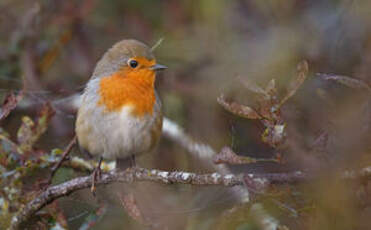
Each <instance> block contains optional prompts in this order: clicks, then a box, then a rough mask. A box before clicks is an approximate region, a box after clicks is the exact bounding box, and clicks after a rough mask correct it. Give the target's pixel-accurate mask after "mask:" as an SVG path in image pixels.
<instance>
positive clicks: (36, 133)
mask: <svg viewBox="0 0 371 230" xmlns="http://www.w3.org/2000/svg"><path fill="white" fill-rule="evenodd" d="M54 113H55V111H54V109H53V108H52V107H51V105H50V104H49V103H46V104H45V105H44V107H43V108H42V110H41V112H40V114H39V116H38V118H37V120H36V122H34V121H33V120H32V119H31V118H30V117H27V116H25V117H23V118H22V124H21V127H20V128H19V129H18V132H17V140H18V143H19V150H20V152H21V153H24V152H29V151H32V149H33V146H34V144H35V143H36V141H37V140H38V139H39V138H40V136H41V135H42V134H43V133H45V131H46V130H47V128H48V124H49V122H50V120H51V118H52V117H53V115H54Z"/></svg>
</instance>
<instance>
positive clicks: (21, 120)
mask: <svg viewBox="0 0 371 230" xmlns="http://www.w3.org/2000/svg"><path fill="white" fill-rule="evenodd" d="M370 9H371V1H367V0H361V1H353V0H329V1H312V0H289V1H278V0H268V1H259V0H235V1H228V0H190V1H176V0H162V1H159V0H139V1H138V0H137V1H134V0H132V1H120V0H110V1H99V0H70V1H55V0H28V1H25V0H2V1H0V98H1V99H3V100H4V101H6V102H7V103H5V104H4V105H3V106H2V107H1V111H0V122H1V123H0V124H1V127H0V207H1V208H0V229H3V228H6V226H8V224H9V222H10V219H11V218H12V216H13V215H14V213H16V211H18V209H19V208H20V207H22V206H23V205H24V204H25V203H26V202H28V201H29V200H31V199H32V198H33V197H34V195H35V194H36V193H37V192H38V191H39V190H40V184H42V183H41V182H42V181H43V180H45V179H47V178H46V176H47V175H48V173H49V168H50V166H51V165H52V164H54V163H55V162H56V161H57V160H58V159H60V155H61V154H62V151H61V150H60V149H62V148H64V147H65V145H66V143H67V142H68V141H69V139H71V137H72V135H73V123H74V114H72V113H70V112H69V111H63V110H61V109H59V108H58V107H57V106H52V107H53V108H51V107H50V106H49V105H48V101H50V102H54V101H55V100H57V101H58V99H63V98H65V97H66V96H68V95H71V94H73V93H76V92H78V91H80V90H81V89H82V88H83V87H84V84H85V83H86V81H87V80H88V79H89V77H90V75H91V73H92V71H93V68H94V66H95V63H96V61H97V60H98V59H99V58H100V56H101V55H102V54H103V53H104V52H105V50H107V49H108V48H109V47H110V46H111V45H112V44H114V43H115V42H116V41H119V40H121V39H123V38H136V39H138V40H141V41H143V42H145V43H147V44H148V45H150V46H151V45H154V44H155V43H156V42H157V41H158V40H159V39H160V38H162V37H163V38H164V41H163V42H162V44H161V45H160V46H159V47H158V48H156V50H155V54H156V57H157V59H158V60H159V62H160V63H163V64H166V65H167V66H169V67H170V68H169V69H168V70H167V71H166V72H164V73H163V74H161V76H159V77H158V79H157V86H158V90H159V92H160V94H161V96H162V99H163V105H164V111H165V114H166V116H168V117H169V118H171V119H173V120H175V121H177V123H179V124H181V125H182V126H184V128H185V129H186V130H187V132H189V133H190V134H191V135H192V136H194V137H195V138H196V139H198V140H200V141H202V142H205V143H209V144H210V145H211V146H213V147H214V148H215V149H221V147H223V146H230V148H231V149H233V151H234V152H236V153H237V154H239V155H241V156H245V157H246V155H247V154H246V153H249V154H248V155H249V157H254V158H268V159H271V158H274V157H277V154H279V157H280V158H282V159H280V162H281V164H276V163H272V162H259V163H256V164H249V165H238V166H231V168H232V170H234V171H235V172H246V173H254V172H286V171H292V170H296V169H300V170H306V171H308V172H310V173H312V174H313V175H315V178H316V180H315V181H314V182H312V183H307V184H304V185H287V186H278V187H274V188H271V190H270V191H268V192H267V193H266V194H258V195H257V197H255V199H256V202H259V203H261V204H263V206H264V208H265V209H266V210H267V212H268V213H269V214H270V215H272V216H274V217H275V218H277V219H278V220H279V221H280V223H281V224H283V225H286V226H287V227H288V228H289V229H369V228H370V227H369V226H370V224H371V222H370V220H369V216H370V214H371V212H370V204H371V203H370V202H371V197H370V195H369V194H370V185H368V184H367V183H366V184H364V183H357V182H352V183H349V182H344V181H342V180H339V179H338V177H337V176H336V175H338V174H339V173H341V172H343V171H344V170H346V169H358V168H361V167H365V166H369V165H370V164H371V145H370V143H371V100H370V83H371V81H370V72H371V11H370ZM301 60H307V63H306V64H303V63H302V64H301V65H299V69H298V70H297V71H296V72H295V71H294V70H295V67H296V66H297V64H298V63H299V62H300V61H301ZM308 66H309V68H308ZM317 73H321V74H317ZM322 73H326V74H322ZM293 76H294V77H293ZM272 79H273V80H272ZM304 79H305V81H304ZM262 86H265V87H262ZM299 86H300V88H299ZM12 90H13V92H15V93H14V94H10V95H13V97H11V96H9V97H8V96H7V95H9V94H8V93H9V92H10V91H12ZM220 95H223V96H222V97H221V96H220ZM5 99H6V100H5ZM217 99H218V101H217ZM218 102H219V104H220V105H222V106H220V105H219V104H218ZM5 105H7V106H5ZM15 105H18V106H17V108H16V109H15ZM41 105H42V106H41ZM223 108H225V109H226V110H227V111H229V112H231V113H232V114H231V113H229V112H228V113H227V112H225V111H224V110H223ZM13 109H15V110H13ZM53 110H54V111H53ZM235 115H237V116H235ZM246 118H248V119H246ZM249 119H253V120H249ZM75 154H78V153H75V152H72V157H71V158H70V164H68V165H64V167H66V168H68V169H66V168H62V169H61V170H59V171H58V173H57V175H56V178H55V181H54V183H58V182H61V181H64V180H67V179H69V178H71V177H75V176H77V175H80V174H86V172H87V171H88V170H89V169H90V168H91V167H92V164H90V163H89V162H87V161H84V160H81V159H80V158H76V156H75ZM244 159H247V158H244ZM249 159H250V158H249ZM140 164H141V166H147V167H153V168H161V169H167V170H189V171H194V172H197V173H200V172H205V171H210V169H207V168H205V166H204V165H203V164H202V163H201V162H199V161H197V159H193V158H191V157H190V156H189V155H188V154H187V153H185V152H184V151H183V150H181V149H179V147H177V146H175V145H174V144H173V143H170V142H169V141H163V142H162V143H161V146H160V147H159V149H158V150H157V151H156V153H154V154H153V155H146V156H143V159H140ZM107 168H109V165H108V164H107ZM71 169H73V170H71ZM135 187H138V191H137V192H136V199H137V201H138V203H139V204H138V205H139V206H140V207H141V208H142V209H143V212H144V214H145V215H148V216H150V217H151V218H152V219H156V220H158V221H159V222H161V223H163V224H164V225H167V226H168V227H169V229H215V228H216V229H239V230H242V229H262V228H263V227H262V226H260V225H259V223H258V222H255V221H254V217H253V216H251V215H250V214H251V213H250V212H249V210H250V208H251V207H250V206H243V207H238V206H237V207H236V206H235V203H234V202H233V198H231V196H232V195H231V194H230V193H229V191H228V190H227V189H226V190H223V189H217V190H213V189H212V188H197V187H194V188H193V187H192V188H188V187H184V186H173V187H166V188H165V187H162V186H159V185H148V184H144V185H142V184H141V185H136V186H135ZM118 190H119V189H118V188H115V187H113V188H107V189H102V191H101V196H100V198H99V199H103V200H104V202H108V206H98V207H97V205H96V203H97V201H96V200H93V199H92V198H89V197H90V194H88V192H79V193H77V194H73V195H72V196H71V197H69V198H68V199H65V200H63V199H62V200H60V201H58V202H54V203H53V204H52V205H49V206H48V207H47V208H45V209H43V210H42V211H41V212H40V213H38V215H37V217H35V218H34V219H33V220H32V222H30V228H35V229H47V228H53V227H54V229H61V228H68V229H78V228H85V227H86V226H88V227H89V228H95V229H105V228H107V226H109V227H111V229H120V228H121V227H122V226H123V225H125V226H127V227H128V229H143V227H142V226H141V225H139V224H136V223H133V221H131V220H130V218H129V217H128V216H125V217H123V216H122V215H123V214H122V213H123V212H124V211H123V210H122V208H121V206H120V202H119V201H117V200H114V198H112V197H114V196H116V195H117V194H116V193H117V191H118ZM148 191H150V193H149V192H148ZM98 195H99V194H98ZM107 200H108V201H107ZM71 203H72V204H73V205H72V204H71ZM231 208H232V209H231ZM95 221H97V222H95ZM90 224H91V226H90ZM93 225H94V226H93ZM88 227H87V228H88ZM282 229H284V227H282Z"/></svg>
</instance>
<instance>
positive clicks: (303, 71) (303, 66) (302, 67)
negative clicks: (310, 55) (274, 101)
mask: <svg viewBox="0 0 371 230" xmlns="http://www.w3.org/2000/svg"><path fill="white" fill-rule="evenodd" d="M307 75H308V63H307V62H306V61H302V62H300V63H299V64H298V66H297V76H296V78H294V79H293V80H291V82H290V85H289V87H288V89H287V95H286V96H285V97H284V98H283V99H282V100H281V102H280V104H279V106H278V107H281V106H282V105H283V104H284V103H285V102H286V101H287V100H288V99H289V98H290V97H292V96H293V95H294V94H295V93H296V91H297V90H298V89H299V87H300V86H301V85H302V84H303V82H304V81H305V79H306V77H307Z"/></svg>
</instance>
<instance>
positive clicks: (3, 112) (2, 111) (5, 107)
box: [0, 91, 23, 121]
mask: <svg viewBox="0 0 371 230" xmlns="http://www.w3.org/2000/svg"><path fill="white" fill-rule="evenodd" d="M22 98H23V91H21V92H19V93H18V95H15V94H14V93H13V92H12V93H10V94H8V95H7V96H6V97H5V100H4V102H3V104H2V106H1V108H0V121H1V120H3V119H4V118H6V117H7V116H8V115H9V113H10V112H11V111H12V110H13V109H15V107H16V106H17V104H18V102H19V101H20V100H21V99H22Z"/></svg>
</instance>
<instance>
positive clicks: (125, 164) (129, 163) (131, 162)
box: [116, 155, 135, 171]
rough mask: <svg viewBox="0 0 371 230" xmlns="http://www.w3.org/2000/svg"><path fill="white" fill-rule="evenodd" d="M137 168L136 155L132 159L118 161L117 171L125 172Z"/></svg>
mask: <svg viewBox="0 0 371 230" xmlns="http://www.w3.org/2000/svg"><path fill="white" fill-rule="evenodd" d="M134 166H135V155H131V156H130V157H127V158H124V159H120V158H118V159H116V169H119V170H122V171H124V170H125V169H127V168H132V167H134Z"/></svg>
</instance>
